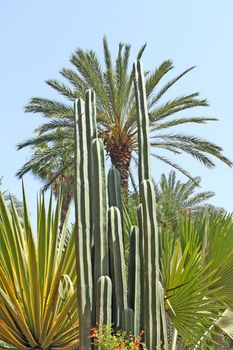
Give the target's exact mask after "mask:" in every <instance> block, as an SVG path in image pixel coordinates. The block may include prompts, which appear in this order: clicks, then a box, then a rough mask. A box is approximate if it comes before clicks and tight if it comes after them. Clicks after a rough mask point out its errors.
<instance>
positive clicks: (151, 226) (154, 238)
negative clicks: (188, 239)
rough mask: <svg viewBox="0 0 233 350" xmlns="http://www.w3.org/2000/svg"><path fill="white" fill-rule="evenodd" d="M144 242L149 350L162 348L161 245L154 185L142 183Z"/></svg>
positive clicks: (145, 322)
mask: <svg viewBox="0 0 233 350" xmlns="http://www.w3.org/2000/svg"><path fill="white" fill-rule="evenodd" d="M141 186H142V189H141V201H142V209H143V241H144V329H145V342H146V345H147V347H148V349H155V348H156V346H157V348H158V349H159V348H160V331H161V330H160V297H159V295H160V291H159V251H158V250H159V245H158V227H157V223H156V217H155V193H154V185H153V183H152V182H151V181H150V180H144V181H143V182H142V185H141Z"/></svg>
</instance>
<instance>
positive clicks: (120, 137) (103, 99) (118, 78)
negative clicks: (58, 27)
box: [17, 38, 232, 192]
mask: <svg viewBox="0 0 233 350" xmlns="http://www.w3.org/2000/svg"><path fill="white" fill-rule="evenodd" d="M144 49H145V45H144V46H143V47H142V48H141V49H140V50H139V52H138V55H137V58H138V59H140V57H141V56H142V54H143V52H144ZM103 51H104V62H105V67H104V68H102V67H101V63H100V60H99V58H98V57H97V54H96V53H95V52H94V51H92V50H87V51H84V50H82V49H80V48H78V49H77V50H76V51H75V52H74V53H73V55H72V57H71V64H72V66H73V68H72V69H68V68H63V69H61V71H60V74H61V76H62V78H64V79H65V80H66V82H67V84H66V83H64V82H60V81H59V80H56V79H55V80H48V81H47V82H46V83H47V84H48V85H49V86H50V87H51V88H53V89H54V90H56V91H57V92H59V93H60V94H61V95H62V96H64V97H65V98H67V99H68V100H69V101H71V102H73V101H74V100H75V98H78V97H81V98H85V93H86V90H87V89H89V88H91V89H94V90H95V92H96V103H97V121H98V129H99V137H101V138H102V139H103V141H104V144H105V149H106V151H107V154H108V156H109V157H110V159H111V162H112V164H113V165H115V166H116V168H117V169H118V170H119V171H120V174H121V180H122V186H123V188H124V189H125V191H126V192H127V189H128V177H129V166H130V165H131V160H132V159H133V160H137V152H138V141H137V133H138V128H137V123H136V106H135V97H134V91H133V84H134V79H133V72H132V71H131V70H129V58H130V45H125V44H123V43H120V44H119V49H118V53H117V58H116V61H115V64H114V62H113V60H112V56H111V52H110V49H109V45H108V42H107V39H106V38H104V39H103ZM173 68H174V67H173V63H172V62H171V61H170V60H166V61H164V62H162V63H161V64H160V65H159V66H158V67H157V68H156V69H155V70H153V71H151V72H146V84H145V89H146V98H147V105H148V111H149V119H150V135H151V140H150V141H151V146H152V148H153V151H152V155H153V156H154V157H155V158H156V159H158V160H160V161H162V162H165V163H167V164H169V165H170V166H172V167H174V168H175V169H177V170H179V171H181V172H182V173H183V174H185V175H186V176H188V177H189V178H192V175H191V174H190V173H189V172H188V171H187V170H185V169H183V168H182V167H181V166H180V165H179V164H177V163H176V162H174V161H173V159H171V158H169V157H168V155H167V154H169V153H170V154H172V155H179V154H182V153H185V154H189V155H191V156H192V157H193V158H194V159H197V160H198V161H200V162H201V163H203V164H204V165H205V166H207V167H209V168H212V167H213V166H214V162H213V157H215V158H218V159H220V160H221V161H223V162H225V163H226V164H228V165H231V164H232V163H231V161H230V160H229V159H227V158H226V157H225V156H224V155H223V154H222V149H221V147H219V146H217V145H215V144H214V143H212V142H210V141H207V140H205V139H202V138H199V137H195V136H192V135H189V134H183V133H181V132H178V133H177V132H172V131H171V130H172V128H173V127H175V126H179V127H180V126H182V125H186V124H189V125H190V124H192V123H195V124H205V123H207V122H209V121H214V120H216V119H215V118H213V117H205V116H199V115H197V116H192V117H189V116H188V115H187V114H186V113H187V111H189V110H190V109H193V108H196V107H205V106H208V102H207V100H206V99H202V98H200V97H199V94H198V93H197V92H195V93H190V94H184V95H183V96H179V97H175V98H173V99H170V100H168V101H167V102H164V97H165V95H166V93H167V92H168V91H170V89H171V88H172V87H174V86H175V84H176V83H177V82H179V81H180V79H182V78H183V77H184V76H186V75H187V74H188V73H190V72H191V71H192V70H193V68H194V67H191V68H188V69H186V70H185V71H184V72H182V73H181V74H179V75H177V76H175V77H174V78H172V79H171V80H168V81H167V82H166V83H165V84H164V85H162V86H161V83H162V81H163V78H165V77H166V76H167V75H168V74H169V73H170V72H171V71H172V70H173ZM25 111H26V112H27V113H41V114H42V115H43V116H44V117H45V118H46V119H48V121H47V122H45V123H44V124H43V125H41V126H39V127H38V128H37V129H36V133H35V136H34V137H32V138H30V139H28V140H26V141H24V142H22V143H20V144H19V145H18V149H21V148H24V147H31V150H32V155H31V158H30V159H29V161H27V162H26V163H25V164H24V165H23V166H22V168H21V169H20V170H19V171H18V173H17V174H18V176H19V177H22V176H23V175H24V174H25V173H27V172H29V171H32V172H35V169H36V171H37V170H38V166H39V168H40V167H41V164H42V165H44V166H45V167H46V166H47V167H49V163H52V164H54V165H55V166H54V169H56V171H55V173H54V177H52V178H50V179H49V181H48V185H51V183H52V182H53V181H55V179H56V178H57V177H59V176H61V174H64V173H65V172H68V173H69V174H73V175H74V161H73V160H74V119H73V113H74V112H73V106H72V105H71V104H69V103H68V104H66V103H63V102H58V101H56V100H51V99H48V98H40V97H34V98H32V99H31V101H30V102H29V104H28V105H27V106H26V107H25ZM181 113H183V114H181ZM177 114H180V116H178V117H177V116H176V115H177ZM164 131H167V132H165V133H164ZM45 144H46V145H47V148H46V150H43V151H40V149H41V145H42V146H43V145H45ZM160 151H162V153H161V152H160ZM38 175H39V176H40V172H39V173H38Z"/></svg>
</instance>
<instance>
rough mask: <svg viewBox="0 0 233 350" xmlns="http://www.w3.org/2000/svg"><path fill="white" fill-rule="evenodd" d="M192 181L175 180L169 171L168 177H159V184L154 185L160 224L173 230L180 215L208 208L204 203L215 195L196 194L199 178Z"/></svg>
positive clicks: (208, 193)
mask: <svg viewBox="0 0 233 350" xmlns="http://www.w3.org/2000/svg"><path fill="white" fill-rule="evenodd" d="M194 180H195V181H192V180H188V181H186V182H182V181H181V180H177V178H176V173H175V172H174V171H171V172H170V173H169V175H168V177H167V176H166V175H165V174H162V175H161V178H160V181H159V183H158V184H155V194H156V203H157V215H158V221H159V222H160V224H162V225H165V226H169V225H170V226H171V227H173V228H175V227H176V226H177V221H178V219H179V216H180V215H181V214H182V213H183V214H185V215H189V214H190V213H195V212H198V211H199V210H201V209H204V208H205V207H208V206H209V205H207V204H206V203H205V201H207V200H208V199H210V198H212V197H213V196H214V195H215V193H214V192H211V191H202V192H197V191H198V189H199V188H200V183H201V178H200V177H195V178H194Z"/></svg>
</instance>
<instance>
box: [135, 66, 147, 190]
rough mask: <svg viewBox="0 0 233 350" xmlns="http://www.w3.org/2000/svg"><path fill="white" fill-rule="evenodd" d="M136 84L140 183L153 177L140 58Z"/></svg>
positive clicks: (136, 72) (136, 71) (136, 67)
mask: <svg viewBox="0 0 233 350" xmlns="http://www.w3.org/2000/svg"><path fill="white" fill-rule="evenodd" d="M133 69H134V86H135V99H136V107H137V124H138V160H139V167H138V177H139V185H140V184H141V183H142V181H143V180H147V179H151V169H150V141H149V137H148V135H149V117H148V112H147V100H146V88H145V83H144V72H143V66H142V63H141V62H140V61H139V60H138V61H136V62H135V63H134V66H133Z"/></svg>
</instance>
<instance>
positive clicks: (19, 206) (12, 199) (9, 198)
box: [0, 176, 23, 218]
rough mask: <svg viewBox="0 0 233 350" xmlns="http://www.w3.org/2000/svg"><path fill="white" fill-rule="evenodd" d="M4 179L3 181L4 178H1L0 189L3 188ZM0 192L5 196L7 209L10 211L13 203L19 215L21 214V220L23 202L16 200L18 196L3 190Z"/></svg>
mask: <svg viewBox="0 0 233 350" xmlns="http://www.w3.org/2000/svg"><path fill="white" fill-rule="evenodd" d="M2 179H3V176H2V177H0V188H1V186H2ZM0 192H1V193H2V194H3V196H4V199H5V201H6V203H7V207H8V208H9V209H10V208H11V202H13V203H14V205H15V208H16V210H17V213H18V214H19V216H20V218H22V216H23V203H22V202H21V201H19V200H18V199H17V198H16V196H14V195H12V194H11V193H9V192H8V191H6V190H1V189H0Z"/></svg>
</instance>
